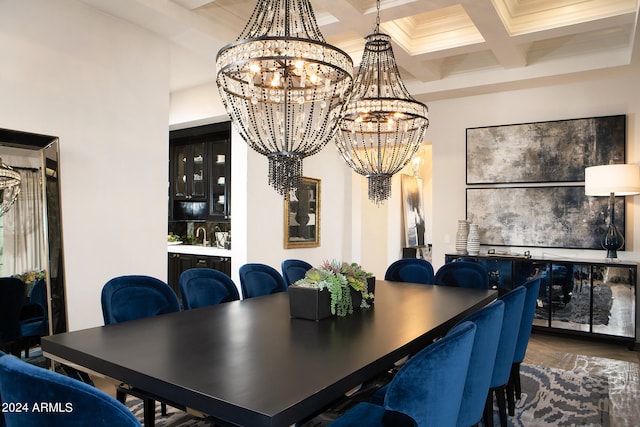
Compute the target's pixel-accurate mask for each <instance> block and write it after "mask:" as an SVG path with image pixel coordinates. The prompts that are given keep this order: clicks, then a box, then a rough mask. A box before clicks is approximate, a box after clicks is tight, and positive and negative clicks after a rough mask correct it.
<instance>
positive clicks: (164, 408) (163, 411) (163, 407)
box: [160, 403, 167, 417]
mask: <svg viewBox="0 0 640 427" xmlns="http://www.w3.org/2000/svg"><path fill="white" fill-rule="evenodd" d="M160 413H161V414H162V416H163V417H166V416H167V404H166V403H161V404H160Z"/></svg>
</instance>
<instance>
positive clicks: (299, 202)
mask: <svg viewBox="0 0 640 427" xmlns="http://www.w3.org/2000/svg"><path fill="white" fill-rule="evenodd" d="M318 246H320V180H319V179H316V178H307V177H302V178H301V179H300V184H299V186H298V188H297V189H296V190H292V191H291V192H289V193H288V194H287V195H285V198H284V247H285V249H293V248H314V247H318Z"/></svg>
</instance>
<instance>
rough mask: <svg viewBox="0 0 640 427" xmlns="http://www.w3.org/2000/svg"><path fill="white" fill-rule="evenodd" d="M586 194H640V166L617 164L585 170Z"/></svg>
mask: <svg viewBox="0 0 640 427" xmlns="http://www.w3.org/2000/svg"><path fill="white" fill-rule="evenodd" d="M584 193H585V194H586V195H587V196H609V195H610V194H611V193H614V194H615V195H616V196H631V195H634V194H640V166H638V165H627V164H617V165H602V166H591V167H588V168H585V170H584Z"/></svg>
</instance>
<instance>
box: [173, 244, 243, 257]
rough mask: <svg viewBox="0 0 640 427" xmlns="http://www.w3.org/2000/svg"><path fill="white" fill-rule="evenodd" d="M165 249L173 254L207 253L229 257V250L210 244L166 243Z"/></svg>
mask: <svg viewBox="0 0 640 427" xmlns="http://www.w3.org/2000/svg"><path fill="white" fill-rule="evenodd" d="M167 251H168V252H169V253H174V254H190V255H208V256H224V257H230V256H231V250H229V249H220V248H216V247H212V246H197V245H167Z"/></svg>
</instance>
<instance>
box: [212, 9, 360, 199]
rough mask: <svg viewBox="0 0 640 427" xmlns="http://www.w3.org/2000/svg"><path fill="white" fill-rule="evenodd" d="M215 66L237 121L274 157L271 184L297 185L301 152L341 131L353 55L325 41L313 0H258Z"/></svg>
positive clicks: (260, 150)
mask: <svg viewBox="0 0 640 427" xmlns="http://www.w3.org/2000/svg"><path fill="white" fill-rule="evenodd" d="M216 65H217V68H218V75H217V79H216V81H217V85H218V90H219V92H220V95H221V97H222V101H223V103H224V106H225V108H226V110H227V113H228V114H229V116H230V117H231V120H232V122H233V123H234V125H235V126H236V129H237V130H238V132H239V133H240V135H242V137H243V138H244V140H245V141H246V142H247V144H249V146H251V148H253V149H254V150H256V151H257V152H258V153H260V154H263V155H265V156H267V158H268V159H269V184H270V185H271V186H273V187H274V188H275V189H276V190H277V191H278V193H280V194H282V195H285V194H288V192H289V191H290V190H292V189H295V188H297V187H298V183H299V180H300V177H301V176H302V159H304V158H305V157H307V156H311V155H313V154H316V153H317V152H318V151H320V150H321V149H322V148H324V146H325V145H326V144H327V143H328V142H329V141H330V140H331V139H332V138H333V136H334V135H335V132H336V129H337V128H336V124H337V122H338V118H339V117H340V115H341V114H342V107H343V105H344V103H345V101H346V98H347V96H348V94H349V92H350V89H351V85H352V83H353V61H352V60H351V58H350V57H349V55H347V54H346V53H345V52H343V51H342V50H340V49H338V48H336V47H334V46H331V45H329V44H327V43H326V42H325V40H324V37H323V36H322V34H321V33H320V29H319V28H318V24H317V23H316V20H315V16H314V13H313V9H312V8H311V3H310V1H309V0H260V1H258V2H257V5H256V7H255V9H254V11H253V14H252V15H251V18H250V19H249V22H248V23H247V25H246V26H245V28H244V30H243V31H242V33H241V34H240V36H238V39H237V40H236V41H235V42H234V43H231V44H229V45H227V46H225V47H223V48H222V49H221V50H220V52H218V56H217V58H216Z"/></svg>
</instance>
